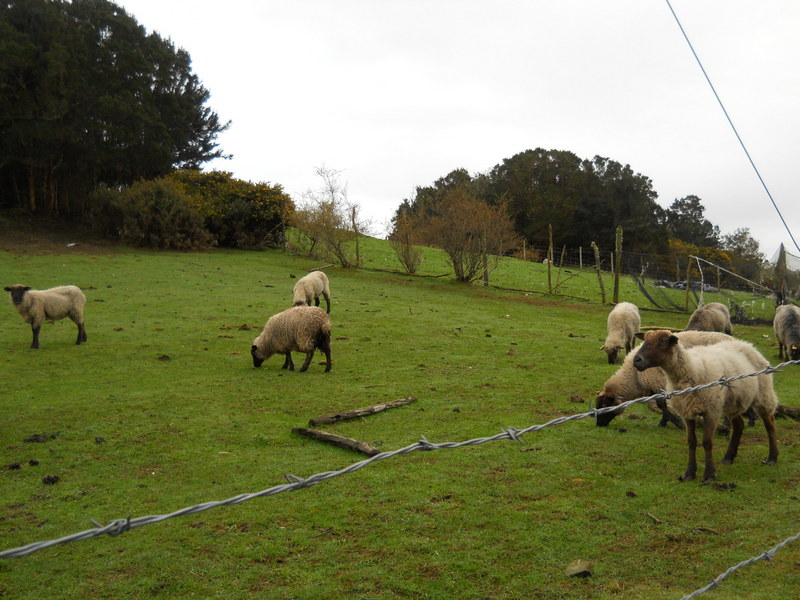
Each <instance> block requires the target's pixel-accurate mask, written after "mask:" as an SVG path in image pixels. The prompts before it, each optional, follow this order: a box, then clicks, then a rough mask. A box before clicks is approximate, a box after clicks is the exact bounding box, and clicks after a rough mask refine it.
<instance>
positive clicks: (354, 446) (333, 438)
mask: <svg viewBox="0 0 800 600" xmlns="http://www.w3.org/2000/svg"><path fill="white" fill-rule="evenodd" d="M292 433H296V434H298V435H302V436H305V437H308V438H311V439H314V440H320V441H322V442H328V443H330V444H333V445H334V446H339V447H341V448H347V449H348V450H356V451H357V452H361V453H363V454H366V455H367V456H375V455H376V454H380V452H381V451H380V450H378V449H377V448H376V447H375V446H373V445H372V444H370V443H369V442H359V441H358V440H354V439H351V438H348V437H344V436H341V435H334V434H333V433H327V432H325V431H320V430H319V429H307V428H305V427H294V428H293V429H292Z"/></svg>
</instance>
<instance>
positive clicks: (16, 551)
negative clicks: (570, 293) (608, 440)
mask: <svg viewBox="0 0 800 600" xmlns="http://www.w3.org/2000/svg"><path fill="white" fill-rule="evenodd" d="M797 364H800V360H790V361H786V362H783V363H781V364H779V365H776V366H774V367H772V366H768V367H765V368H764V369H761V370H760V371H755V372H752V373H745V374H741V375H736V376H734V377H729V378H724V379H720V380H718V381H712V382H709V383H704V384H701V385H697V386H694V387H691V388H686V389H683V390H675V391H672V392H663V391H662V392H660V393H658V394H653V395H652V396H646V397H642V398H636V399H634V400H628V401H626V402H622V403H621V404H618V405H616V406H608V407H605V408H593V409H590V410H589V411H587V412H583V413H577V414H573V415H568V416H564V417H558V418H556V419H552V420H550V421H547V422H546V423H542V424H538V425H531V426H529V427H526V428H524V429H517V428H515V427H509V428H508V429H505V430H503V431H501V432H500V433H497V434H495V435H492V436H488V437H480V438H474V439H471V440H466V441H462V442H440V443H434V442H430V441H428V440H427V439H426V438H425V436H422V439H421V440H420V441H418V442H415V443H413V444H410V445H408V446H405V447H403V448H399V449H397V450H392V451H389V452H381V453H380V454H376V455H374V456H371V457H369V458H366V459H364V460H362V461H359V462H356V463H353V464H352V465H350V466H348V467H345V468H344V469H340V470H338V471H324V472H321V473H315V474H314V475H311V476H309V477H306V478H303V477H298V476H297V475H292V474H285V475H284V477H285V478H286V480H287V482H288V483H285V484H282V485H277V486H273V487H271V488H267V489H265V490H261V491H260V492H254V493H249V494H239V495H237V496H233V497H232V498H228V499H226V500H219V501H211V502H203V503H201V504H195V505H194V506H189V507H186V508H182V509H180V510H176V511H174V512H171V513H167V514H161V515H148V516H144V517H136V518H131V517H130V516H128V517H126V518H124V519H114V520H113V521H111V522H109V523H108V524H107V525H101V524H100V523H97V522H96V521H94V520H93V519H92V520H91V522H92V524H93V525H94V526H95V527H94V528H92V529H87V530H84V531H80V532H78V533H74V534H72V535H67V536H64V537H61V538H58V539H52V540H47V541H41V542H33V543H30V544H27V545H25V546H20V547H18V548H11V549H9V550H5V551H2V552H0V558H20V557H23V556H28V555H30V554H33V553H34V552H38V551H40V550H44V549H45V548H50V547H51V546H57V545H60V544H67V543H71V542H78V541H81V540H88V539H91V538H94V537H97V536H101V535H106V534H108V535H110V536H112V537H116V536H118V535H120V534H122V533H125V532H126V531H130V530H132V529H136V528H138V527H143V526H145V525H151V524H153V523H160V522H162V521H166V520H168V519H172V518H174V517H181V516H184V515H192V514H196V513H199V512H204V511H206V510H211V509H212V508H218V507H220V506H231V505H235V504H241V503H243V502H247V501H248V500H253V499H255V498H261V497H265V496H274V495H277V494H280V493H283V492H293V491H297V490H300V489H303V488H307V487H312V486H315V485H318V484H320V483H322V482H323V481H326V480H328V479H332V478H334V477H338V476H339V475H346V474H348V473H353V472H355V471H358V470H359V469H363V468H364V467H366V466H368V465H371V464H373V463H375V462H378V461H380V460H386V459H388V458H393V457H395V456H398V455H401V454H409V453H411V452H416V451H419V450H424V451H430V450H439V449H443V448H461V447H464V446H476V445H478V444H485V443H487V442H495V441H498V440H514V441H518V442H520V443H524V442H523V440H522V436H524V435H526V434H528V433H532V432H535V431H540V430H542V429H545V428H547V427H554V426H556V425H562V424H564V423H569V422H570V421H578V420H581V419H587V418H597V416H598V415H601V414H604V413H607V412H611V411H617V410H620V409H624V408H627V407H628V406H632V405H634V404H641V403H645V402H649V401H651V400H661V399H664V400H667V399H669V398H672V397H674V396H680V395H683V394H689V393H692V392H696V391H698V390H702V389H706V388H710V387H714V386H718V385H730V384H731V383H732V382H734V381H738V380H740V379H744V378H746V377H756V376H758V375H764V374H767V373H779V372H780V371H781V369H782V368H783V367H785V366H788V365H797ZM797 539H800V532H798V533H797V534H796V535H793V536H792V537H789V538H787V539H786V540H784V541H783V542H781V543H779V544H777V545H776V546H774V547H773V548H771V549H770V550H767V551H766V552H764V553H763V554H761V555H759V556H756V557H753V558H750V559H748V560H745V561H742V562H741V563H739V564H737V565H734V566H733V567H731V568H730V569H728V570H727V571H725V572H724V573H722V574H721V575H719V576H718V577H716V578H715V579H714V580H713V581H712V582H711V583H710V584H708V585H707V586H705V587H704V588H701V589H699V590H697V591H695V592H693V593H692V594H691V595H689V596H685V597H684V598H682V599H681V600H689V599H690V598H695V597H697V596H699V595H700V594H702V593H704V592H706V591H708V590H711V589H714V588H715V587H717V586H718V585H719V583H720V582H721V581H722V580H724V579H725V578H727V577H728V576H729V575H730V574H731V573H733V572H734V571H736V570H738V569H740V568H742V567H745V566H747V565H750V564H753V563H754V562H757V561H760V560H771V558H772V556H773V555H774V554H775V553H776V552H777V551H778V550H780V549H781V548H783V547H784V546H785V545H787V544H789V543H791V542H793V541H796V540H797Z"/></svg>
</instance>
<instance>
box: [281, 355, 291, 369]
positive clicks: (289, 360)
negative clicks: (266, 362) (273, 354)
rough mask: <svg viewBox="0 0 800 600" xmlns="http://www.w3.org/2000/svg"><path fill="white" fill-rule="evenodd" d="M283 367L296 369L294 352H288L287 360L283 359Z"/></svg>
mask: <svg viewBox="0 0 800 600" xmlns="http://www.w3.org/2000/svg"><path fill="white" fill-rule="evenodd" d="M281 369H289V370H290V371H294V361H293V360H292V353H291V352H287V353H286V360H284V361H283V366H282V367H281Z"/></svg>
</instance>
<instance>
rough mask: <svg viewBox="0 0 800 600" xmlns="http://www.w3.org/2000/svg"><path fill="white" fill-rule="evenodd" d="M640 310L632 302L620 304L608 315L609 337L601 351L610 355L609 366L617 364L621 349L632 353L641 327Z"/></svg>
mask: <svg viewBox="0 0 800 600" xmlns="http://www.w3.org/2000/svg"><path fill="white" fill-rule="evenodd" d="M641 322H642V321H641V318H640V317H639V309H638V308H636V305H635V304H631V303H630V302H620V303H619V304H617V305H616V306H615V307H614V309H613V310H612V311H611V312H610V313H608V336H607V337H606V341H605V343H604V344H603V347H602V348H601V350H603V351H604V352H605V353H606V354H608V364H610V365H613V364H615V363H616V362H617V355H618V354H619V351H620V349H622V347H623V346H624V347H625V352H630V351H631V348H633V346H634V344H635V343H636V340H635V338H634V335H635V334H636V332H637V331H639V325H641Z"/></svg>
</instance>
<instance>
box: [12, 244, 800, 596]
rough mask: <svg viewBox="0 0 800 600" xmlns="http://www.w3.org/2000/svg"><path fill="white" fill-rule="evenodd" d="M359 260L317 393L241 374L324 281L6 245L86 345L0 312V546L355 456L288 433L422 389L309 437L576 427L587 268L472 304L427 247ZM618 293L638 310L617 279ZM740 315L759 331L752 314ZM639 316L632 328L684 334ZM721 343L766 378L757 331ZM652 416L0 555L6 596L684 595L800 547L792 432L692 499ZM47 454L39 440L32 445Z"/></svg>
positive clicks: (367, 247)
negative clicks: (744, 349)
mask: <svg viewBox="0 0 800 600" xmlns="http://www.w3.org/2000/svg"><path fill="white" fill-rule="evenodd" d="M361 252H362V253H363V255H364V257H365V265H364V267H365V268H364V269H361V270H357V271H353V270H342V269H337V268H334V267H328V268H326V272H327V273H328V276H329V277H330V280H331V292H332V297H333V306H332V312H331V318H332V321H333V343H332V347H333V369H332V371H331V372H330V373H328V374H325V373H323V368H324V367H323V366H321V365H320V364H319V363H320V360H322V359H323V357H322V356H321V355H318V356H317V357H315V360H314V362H313V363H312V365H311V367H310V368H309V370H308V372H306V373H298V372H287V371H283V370H281V368H280V366H281V364H282V359H281V358H280V357H273V358H272V359H270V360H269V361H267V362H265V363H264V365H263V366H262V367H261V368H260V369H254V368H253V365H252V361H251V359H250V354H249V348H250V344H251V343H252V340H253V338H254V337H255V336H256V335H258V333H259V332H260V330H261V328H262V327H263V324H264V322H265V321H266V319H267V318H268V317H269V316H270V315H272V314H274V313H277V312H279V311H281V310H282V309H284V308H286V307H288V306H289V305H290V304H291V292H292V286H293V284H294V282H295V281H296V279H293V278H292V276H294V277H299V276H302V275H303V274H305V272H306V271H307V270H309V269H312V268H315V267H318V266H321V265H323V264H324V262H322V261H320V260H317V259H310V258H307V257H303V256H297V255H293V254H289V253H285V252H282V251H264V252H243V251H226V250H215V251H211V252H206V253H176V252H163V253H159V252H151V251H144V250H134V249H127V248H117V247H105V246H83V245H81V244H78V245H76V246H74V247H71V248H67V247H66V246H61V247H57V248H56V250H52V249H44V250H43V249H40V248H38V247H37V246H36V245H31V246H30V247H27V246H21V251H0V273H2V277H1V279H2V280H3V282H4V283H3V285H11V284H14V283H25V284H28V285H31V286H33V287H37V288H44V287H50V286H52V285H58V284H65V283H73V284H76V285H79V286H81V287H82V288H83V289H84V290H85V292H86V296H87V306H86V329H87V334H88V343H87V344H85V345H81V346H75V345H74V341H75V333H76V331H75V327H74V325H73V324H72V323H71V322H69V321H60V322H58V323H56V324H53V325H50V324H48V325H45V326H44V327H43V328H42V332H41V336H40V341H41V348H40V349H39V350H35V351H34V350H30V349H29V345H30V341H31V333H30V328H29V327H28V326H27V325H26V324H24V323H23V322H22V321H21V320H20V319H19V317H18V315H17V314H16V312H15V311H14V310H13V308H12V307H11V305H10V304H6V306H5V308H4V309H2V310H0V380H1V381H2V385H0V407H2V416H3V418H2V419H0V550H7V549H10V548H14V547H17V546H22V545H25V544H28V543H30V542H35V541H42V540H50V539H55V538H60V537H62V536H66V535H69V534H73V533H76V532H78V531H82V530H85V529H90V528H92V527H93V525H92V523H91V519H94V520H96V521H97V522H99V523H102V524H105V523H108V522H109V521H111V520H113V519H118V518H125V517H127V516H131V517H141V516H145V515H157V514H164V513H170V512H173V511H175V510H178V509H181V508H185V507H188V506H192V505H195V504H200V503H204V502H208V501H212V500H213V501H215V500H223V499H226V498H231V497H233V496H236V495H239V494H243V493H250V492H257V491H260V490H263V489H266V488H270V487H272V486H276V485H281V484H283V483H286V479H285V478H284V475H285V474H293V475H296V476H300V477H307V476H309V475H312V474H315V473H319V472H325V471H331V470H338V469H341V468H344V467H346V466H348V465H350V464H352V463H354V462H357V461H360V460H362V459H363V458H365V457H364V456H363V455H360V454H357V453H355V452H353V451H349V450H345V449H341V448H337V447H333V446H330V445H327V444H324V443H321V442H317V441H312V440H309V439H306V438H302V437H300V436H298V435H295V434H293V433H292V432H291V430H292V428H293V427H303V426H306V425H307V422H308V420H309V419H310V418H313V417H318V416H321V415H324V414H328V413H332V412H338V411H342V410H348V409H353V408H358V407H364V406H369V405H372V404H376V403H379V402H385V401H390V400H395V399H399V398H406V397H409V396H414V397H416V398H417V401H416V402H415V403H413V404H409V405H407V406H405V407H401V408H397V409H393V410H390V411H386V412H384V413H381V414H378V415H373V416H370V417H367V418H363V419H359V420H356V421H350V422H344V423H339V424H336V425H332V426H326V427H323V429H325V430H326V431H330V432H332V433H338V434H340V435H344V436H347V437H351V438H354V439H358V440H364V441H368V442H370V443H372V444H374V445H375V446H376V447H378V448H379V449H381V450H393V449H397V448H401V447H404V446H407V445H409V444H413V443H414V442H416V441H418V440H420V439H421V437H422V436H425V437H426V438H427V439H428V440H429V441H431V442H446V441H454V442H455V441H463V440H469V439H472V438H478V437H484V436H491V435H494V434H496V433H499V432H501V431H502V430H504V429H507V428H509V427H515V428H518V429H521V428H523V427H527V426H529V425H533V424H536V423H543V422H546V421H549V420H551V419H553V418H556V417H559V416H564V415H569V414H573V413H580V412H585V411H586V410H588V408H589V401H590V400H592V399H593V398H594V397H595V395H596V393H597V391H598V390H599V389H600V387H601V386H602V384H603V382H604V381H605V380H606V379H607V378H608V377H609V376H610V375H611V374H612V373H613V372H614V371H615V370H616V368H617V367H615V366H611V365H608V364H607V359H606V355H605V353H604V352H602V351H601V350H600V347H601V345H602V343H603V340H604V338H605V333H606V332H605V328H606V315H607V314H608V311H609V310H610V306H609V305H603V304H601V303H600V301H599V288H598V285H597V279H596V276H595V274H594V272H593V271H587V272H586V273H582V274H581V273H577V272H576V270H574V269H563V270H561V271H560V272H558V273H557V271H558V270H557V269H554V270H553V271H552V272H551V276H552V277H553V281H554V282H555V278H556V276H558V277H560V280H559V281H560V282H562V287H561V288H560V290H559V291H561V292H562V293H563V294H564V295H565V296H554V295H548V294H546V293H544V292H546V291H547V272H546V267H545V266H544V265H542V264H539V263H530V262H528V263H524V262H521V261H517V260H511V259H505V260H504V261H502V263H501V265H500V267H499V268H498V269H497V270H496V271H495V272H494V273H493V274H492V278H491V283H492V285H493V286H498V287H491V286H490V287H488V288H487V287H483V286H482V285H474V286H465V285H462V284H457V283H455V282H454V281H452V277H450V276H443V277H437V276H438V275H444V274H446V273H448V268H447V265H446V263H445V261H444V259H443V257H442V256H441V254H440V253H438V252H436V251H433V250H426V256H425V262H424V263H423V265H422V268H421V270H420V276H413V277H412V276H408V275H403V274H401V273H400V272H399V271H400V266H399V263H398V262H397V260H396V258H394V254H393V253H392V251H391V249H390V248H389V246H388V244H387V243H386V242H383V241H380V240H372V239H366V240H363V242H362V245H361ZM566 271H571V272H570V273H567V272H566ZM606 277H608V278H607V279H606V282H605V283H606V290H607V293H608V295H609V298H610V295H611V289H612V288H611V286H612V280H611V278H610V276H608V275H606ZM567 278H569V279H568V280H567ZM498 288H510V289H511V290H525V291H510V289H498ZM620 299H621V300H628V301H631V302H634V303H637V304H639V305H641V306H644V305H645V304H646V303H645V302H644V301H643V298H642V297H641V296H640V295H639V291H638V289H637V288H636V287H635V285H634V284H633V283H631V282H630V281H629V280H627V279H623V281H622V284H621V294H620ZM714 299H715V298H710V297H709V296H708V295H706V298H705V300H706V301H707V302H708V301H711V300H714ZM750 300H752V305H751V306H752V307H754V308H752V310H758V311H761V314H760V316H759V318H763V319H765V320H767V321H768V320H769V319H771V315H772V310H773V309H772V307H771V306H770V305H769V301H768V300H761V299H758V298H751V299H750ZM760 302H763V303H764V304H763V307H762V306H761V305H760V304H759V303H760ZM323 306H324V302H323ZM642 315H643V326H665V327H682V326H683V325H685V323H686V320H687V318H688V315H687V314H683V313H678V312H658V311H654V310H644V311H643V312H642ZM734 332H735V334H736V335H737V336H739V337H742V338H744V339H746V340H748V341H751V342H753V343H754V344H755V345H756V346H757V347H758V348H759V349H760V350H761V351H762V352H763V353H764V355H765V356H766V357H767V358H768V359H769V360H770V361H771V362H772V363H773V364H775V363H777V362H778V358H777V346H776V344H775V341H774V336H773V334H772V330H771V327H770V325H768V324H761V325H734ZM299 358H300V357H295V362H296V363H297V362H298V359H299ZM798 384H800V369H798V368H794V367H792V368H788V369H786V370H785V371H784V372H782V373H779V374H777V375H775V386H776V388H777V391H778V396H779V398H780V400H781V402H782V403H783V404H785V405H788V406H798V405H800V398H798V393H797V391H798ZM658 421H659V416H658V415H657V414H656V413H653V412H650V411H649V410H648V409H647V408H646V407H644V406H642V405H637V406H635V407H632V408H630V409H629V410H628V411H627V412H626V413H625V415H623V416H622V417H621V418H618V419H616V420H615V421H614V422H612V424H611V426H610V427H607V428H598V427H595V426H594V423H593V422H592V421H591V420H588V419H586V420H580V421H573V422H570V423H567V424H564V425H560V426H558V427H550V428H547V429H544V430H542V431H540V432H536V433H530V434H528V435H526V436H525V437H524V438H523V441H524V443H523V444H520V443H518V442H514V441H496V442H491V443H486V444H481V445H476V446H469V447H464V448H458V449H440V450H436V451H432V452H422V451H420V452H414V453H410V454H406V455H400V456H397V457H394V458H391V459H387V460H384V461H379V462H376V463H374V464H372V465H370V466H368V467H366V468H364V469H362V470H360V471H357V472H355V473H352V474H348V475H343V476H340V477H336V478H334V479H331V480H329V481H325V482H323V483H321V484H319V485H317V486H314V487H310V488H307V489H302V490H298V491H295V492H291V493H285V494H279V495H276V496H271V497H264V498H257V499H254V500H251V501H248V502H245V503H242V504H239V505H235V506H227V507H222V508H215V509H212V510H209V511H206V512H201V513H197V514H193V515H187V516H182V517H177V518H173V519H170V520H167V521H165V522H162V523H157V524H152V525H147V526H145V527H141V528H138V529H135V530H133V531H130V532H127V533H124V534H122V535H120V536H117V537H111V536H102V537H97V538H93V539H90V540H86V541H80V542H75V543H72V544H66V545H59V546H55V547H51V548H48V549H44V550H42V551H40V552H36V553H34V554H32V555H30V556H27V557H23V558H16V559H4V560H0V598H13V599H31V600H33V599H40V598H51V599H60V598H81V599H88V600H93V599H106V598H126V599H145V598H147V599H152V598H163V599H171V598H197V599H220V600H222V599H225V600H237V599H251V598H275V599H290V598H298V599H315V598H346V599H390V598H409V599H422V598H426V599H453V598H459V599H476V600H477V599H486V598H491V599H493V600H501V599H509V600H510V599H517V598H536V599H556V598H558V599H575V600H577V599H581V600H583V599H587V598H591V599H611V598H615V599H616V598H620V599H621V598H625V599H628V598H636V599H642V600H649V599H673V598H674V599H677V598H680V597H682V596H683V595H685V594H689V593H691V592H692V591H694V590H696V589H698V588H700V587H702V586H704V585H705V584H706V583H708V582H709V581H710V580H711V579H712V578H713V577H715V576H717V575H718V574H720V573H722V572H723V571H725V570H726V569H727V568H728V567H730V566H732V565H734V564H736V563H738V562H740V561H742V560H744V559H746V558H749V557H751V556H756V555H759V554H761V553H762V552H764V551H765V550H767V549H769V548H771V547H772V546H773V545H775V544H776V543H778V542H780V541H782V540H784V539H786V538H788V537H789V536H791V535H793V534H795V533H797V532H798V531H800V489H799V487H798V485H799V484H800V423H798V422H796V421H792V420H787V419H780V420H779V421H778V436H779V448H780V457H779V462H778V464H777V465H775V466H769V467H768V466H764V465H761V464H760V462H761V459H763V458H764V457H765V456H766V453H767V446H766V436H765V434H764V431H763V427H762V426H761V424H760V423H757V424H756V426H755V427H754V428H748V429H747V430H746V431H745V435H744V437H743V442H742V447H741V449H740V453H739V458H738V459H737V462H736V463H735V464H734V465H718V472H719V481H720V483H724V484H735V486H731V485H724V486H722V485H718V486H701V485H699V484H697V483H680V482H679V481H678V480H677V476H678V475H679V474H680V473H682V471H683V468H684V465H685V442H684V437H683V433H682V432H679V431H678V430H677V429H675V428H674V427H672V426H670V427H668V428H660V427H658ZM36 434H39V435H40V436H42V437H40V438H39V439H45V440H46V441H44V442H30V441H27V442H26V441H24V440H25V439H26V438H30V437H31V436H34V435H36ZM724 444H725V440H724V439H723V438H718V439H717V442H716V446H715V455H716V457H717V460H718V461H719V462H721V455H722V453H723V452H724ZM31 461H34V462H36V461H38V464H31ZM15 463H18V464H19V468H11V467H12V466H15ZM48 476H52V478H55V477H57V478H58V481H57V482H56V483H50V484H46V483H44V480H45V478H46V477H48ZM52 478H51V479H50V480H51V481H52ZM579 558H580V559H586V560H590V561H592V562H593V564H594V570H593V575H592V576H591V577H588V578H583V579H580V578H570V577H567V576H566V575H565V572H564V571H565V568H566V567H567V565H568V564H569V563H570V562H572V561H573V560H575V559H579ZM799 564H800V543H795V544H793V545H788V546H787V547H785V548H784V549H783V550H781V552H779V553H778V554H777V555H776V556H775V558H774V560H773V564H772V565H770V564H769V563H767V562H766V561H764V562H759V563H757V564H755V565H752V566H749V567H745V568H744V569H742V570H740V571H738V572H736V573H734V574H733V575H732V576H731V577H730V578H729V579H728V580H727V582H726V583H725V585H724V586H723V587H722V588H720V589H717V590H714V591H711V592H708V593H707V594H705V595H704V596H702V597H703V598H708V599H709V600H722V599H734V598H735V599H739V600H741V599H756V598H794V597H796V596H797V590H798V589H800V570H798V565H799Z"/></svg>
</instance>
